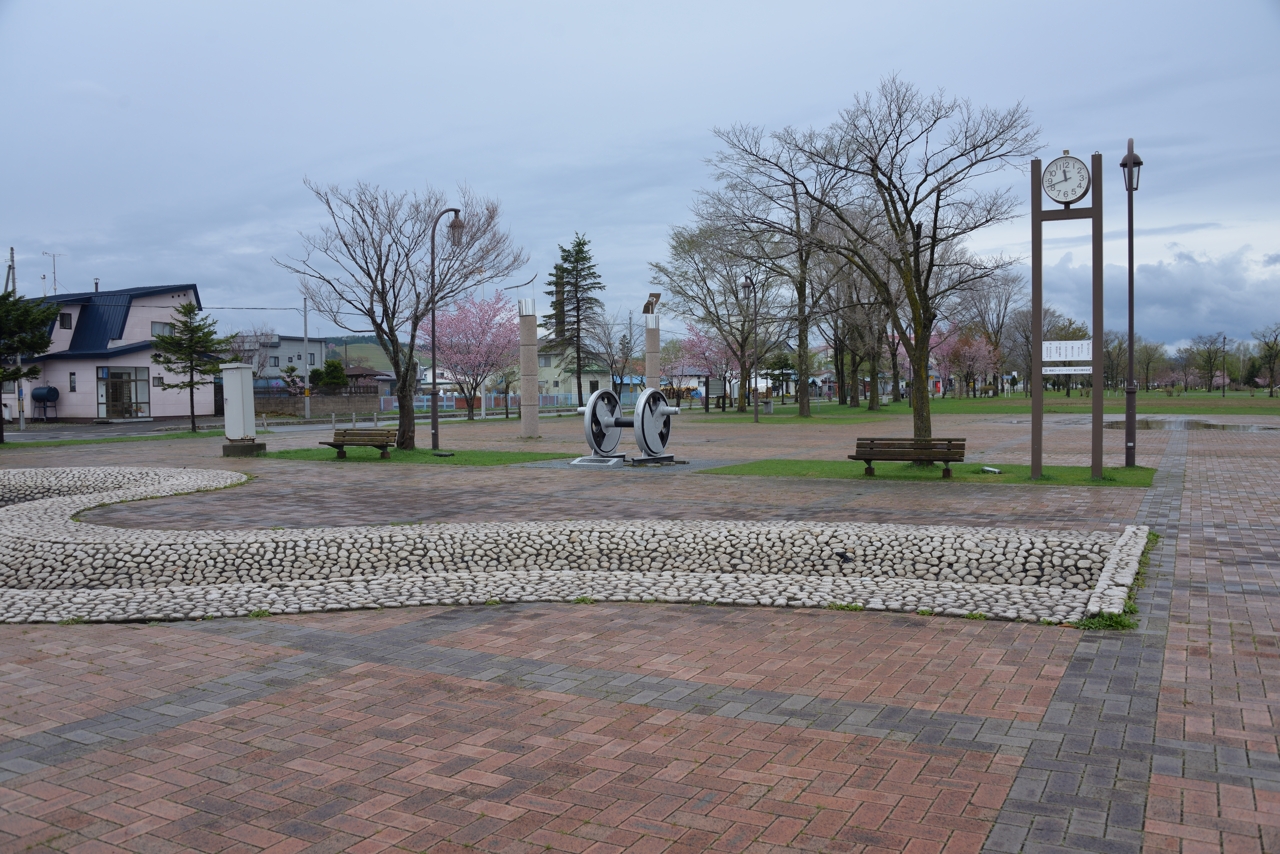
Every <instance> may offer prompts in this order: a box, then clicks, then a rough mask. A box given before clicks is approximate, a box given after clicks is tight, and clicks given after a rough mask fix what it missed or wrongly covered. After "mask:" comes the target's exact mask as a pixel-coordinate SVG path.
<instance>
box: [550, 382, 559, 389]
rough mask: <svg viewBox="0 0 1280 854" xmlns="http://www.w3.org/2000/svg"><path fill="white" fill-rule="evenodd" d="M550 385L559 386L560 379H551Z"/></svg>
mask: <svg viewBox="0 0 1280 854" xmlns="http://www.w3.org/2000/svg"><path fill="white" fill-rule="evenodd" d="M551 387H552V388H560V380H552V381H551Z"/></svg>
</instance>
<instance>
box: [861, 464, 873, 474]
mask: <svg viewBox="0 0 1280 854" xmlns="http://www.w3.org/2000/svg"><path fill="white" fill-rule="evenodd" d="M862 475H863V477H875V476H876V470H875V469H874V468H872V467H871V464H870V463H867V470H866V471H864V472H863V473H862Z"/></svg>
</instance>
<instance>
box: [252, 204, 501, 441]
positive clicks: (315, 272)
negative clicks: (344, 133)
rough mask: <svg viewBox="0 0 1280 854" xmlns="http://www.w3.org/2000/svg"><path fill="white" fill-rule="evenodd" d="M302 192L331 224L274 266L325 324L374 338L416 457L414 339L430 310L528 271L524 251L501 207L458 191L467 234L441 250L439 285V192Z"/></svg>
mask: <svg viewBox="0 0 1280 854" xmlns="http://www.w3.org/2000/svg"><path fill="white" fill-rule="evenodd" d="M305 184H306V187H307V189H309V190H310V191H311V192H312V193H313V194H314V195H315V197H316V199H317V200H318V201H319V202H320V204H322V205H323V206H324V209H325V214H326V216H327V218H328V219H327V221H326V222H325V223H324V224H323V225H322V226H321V227H320V231H319V233H318V234H315V235H306V234H303V235H301V237H302V244H303V247H304V249H305V253H304V255H303V257H302V258H300V259H296V258H295V259H290V261H289V262H288V263H286V262H282V261H278V260H276V263H277V264H279V265H280V266H281V267H283V268H284V269H286V270H288V271H289V272H291V273H294V274H295V275H297V276H298V280H299V283H300V284H301V288H302V291H303V293H305V294H306V295H307V296H308V297H309V298H310V299H311V300H312V303H313V304H314V305H315V306H316V310H317V311H318V312H319V313H320V314H321V316H323V317H325V318H326V319H328V320H329V321H330V322H332V323H333V324H334V325H335V326H338V327H340V328H342V329H346V330H348V331H350V332H356V333H363V332H372V333H373V335H374V338H375V339H376V340H377V342H378V346H380V347H381V348H382V351H383V352H384V353H385V354H386V356H387V360H388V361H389V362H390V363H391V371H392V374H393V375H394V376H395V396H396V399H397V400H398V402H399V407H400V420H399V428H400V431H399V435H398V436H397V439H396V446H397V447H398V448H401V449H403V450H412V449H413V448H414V446H415V445H414V411H413V393H414V390H415V388H416V386H417V381H418V370H417V360H416V359H415V357H414V349H415V348H414V338H415V337H416V335H415V331H416V330H417V329H418V328H419V327H420V326H421V324H422V321H423V320H424V319H425V318H426V317H427V316H428V315H429V314H430V312H431V308H432V306H438V307H444V306H447V305H448V304H450V303H451V302H452V301H453V300H454V299H456V298H457V297H458V296H459V295H461V294H463V293H465V292H466V291H469V290H471V289H472V288H476V287H479V286H481V285H484V284H487V283H490V282H496V281H501V280H502V279H505V278H506V277H507V276H509V275H510V274H511V273H513V272H515V271H516V270H517V269H519V268H520V267H522V266H523V265H524V263H525V261H526V256H525V253H524V251H523V250H522V249H520V248H519V247H517V246H515V245H514V244H513V243H512V241H511V237H510V235H508V234H507V233H506V232H505V231H503V230H501V228H500V227H499V220H500V213H501V208H500V206H499V204H498V202H497V201H495V200H492V199H485V198H481V197H479V196H477V195H476V194H475V193H473V192H472V191H471V190H470V189H469V188H467V187H465V186H463V187H460V188H459V193H458V203H457V205H456V206H457V207H459V208H461V209H462V214H461V217H462V222H463V227H462V229H461V233H460V234H458V235H457V243H456V244H455V243H453V242H452V241H450V240H444V241H442V245H440V246H437V247H436V265H435V266H436V278H435V283H434V287H433V285H432V282H431V276H430V265H431V257H430V254H431V239H432V229H433V227H434V224H435V222H436V218H437V216H438V215H439V213H440V212H441V211H442V210H444V209H446V208H447V207H449V205H448V204H447V202H446V199H445V196H444V194H443V193H441V192H439V191H437V190H434V189H432V188H430V187H428V188H427V189H426V190H424V191H423V192H421V193H418V192H413V193H393V192H390V191H387V190H383V189H381V188H379V187H376V186H372V185H369V184H364V183H360V184H357V185H356V186H355V188H354V189H352V190H343V189H341V188H339V187H337V186H333V185H331V186H328V187H324V186H321V185H319V184H316V183H314V182H312V181H310V180H308V181H306V182H305ZM273 260H275V259H273Z"/></svg>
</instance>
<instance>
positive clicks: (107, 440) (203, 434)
mask: <svg viewBox="0 0 1280 854" xmlns="http://www.w3.org/2000/svg"><path fill="white" fill-rule="evenodd" d="M221 435H222V431H221V430H201V431H200V432H198V433H192V432H191V431H190V430H183V431H182V432H179V433H157V434H155V435H147V436H107V437H104V438H101V439H56V440H51V441H48V442H13V441H6V442H5V443H4V444H3V445H0V449H5V448H56V447H59V446H60V445H110V444H114V443H115V442H154V441H156V440H157V439H207V438H209V437H210V436H221Z"/></svg>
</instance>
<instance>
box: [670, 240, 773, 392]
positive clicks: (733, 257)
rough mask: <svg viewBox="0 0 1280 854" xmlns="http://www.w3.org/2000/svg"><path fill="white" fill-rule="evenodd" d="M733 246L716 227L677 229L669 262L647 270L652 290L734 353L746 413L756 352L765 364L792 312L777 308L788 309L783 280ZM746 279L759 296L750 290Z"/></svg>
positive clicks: (675, 311) (671, 246)
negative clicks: (658, 290) (658, 289)
mask: <svg viewBox="0 0 1280 854" xmlns="http://www.w3.org/2000/svg"><path fill="white" fill-rule="evenodd" d="M729 242H730V237H729V236H728V235H726V234H725V233H724V232H722V231H720V230H718V229H716V228H715V227H714V226H708V225H703V226H700V227H696V228H692V229H688V228H675V229H672V232H671V237H670V239H669V253H670V254H669V259H668V260H667V261H666V262H665V263H653V264H650V265H649V267H650V268H651V269H652V270H653V278H652V282H653V284H654V286H655V287H661V288H662V289H663V290H664V291H666V292H667V294H669V295H670V297H671V309H672V311H673V312H674V313H675V314H677V315H679V316H681V317H683V318H685V319H687V320H689V321H691V322H692V323H695V324H698V325H699V326H702V327H704V328H706V329H708V330H710V331H713V332H714V333H715V334H716V335H717V336H718V337H719V338H720V340H721V341H723V342H724V345H725V347H726V348H728V350H729V351H730V352H731V353H732V354H733V358H734V360H735V361H736V362H737V363H738V378H739V380H740V382H739V388H738V411H739V412H746V411H747V382H748V377H749V376H750V374H751V371H752V370H753V369H754V362H755V358H756V355H757V352H756V351H757V349H758V350H759V357H760V358H761V359H762V360H763V359H764V358H765V357H766V356H768V355H769V351H770V349H772V348H773V347H775V346H777V345H778V343H779V342H780V340H781V335H780V334H779V333H780V331H781V330H782V329H784V328H785V317H786V315H788V314H789V312H786V311H780V310H779V309H780V308H783V307H785V306H786V305H787V302H786V300H785V299H784V298H783V290H782V286H783V285H784V282H783V281H782V280H781V279H780V278H779V277H777V276H773V275H771V274H770V273H769V272H768V271H767V270H762V269H760V268H759V267H758V266H756V265H754V264H750V263H749V262H745V261H743V260H742V255H741V254H740V253H738V252H735V251H731V250H728V249H726V248H725V247H726V246H727V244H728V243H729ZM747 275H750V276H751V277H752V280H753V281H754V282H755V284H756V286H757V288H758V293H753V292H752V290H751V289H750V288H748V287H747V286H746V283H745V277H746V276H747ZM780 317H781V318H782V320H781V322H780V320H779V318H780ZM757 330H758V333H759V334H758V335H757ZM757 337H758V338H759V341H758V342H757V340H756V339H757Z"/></svg>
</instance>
